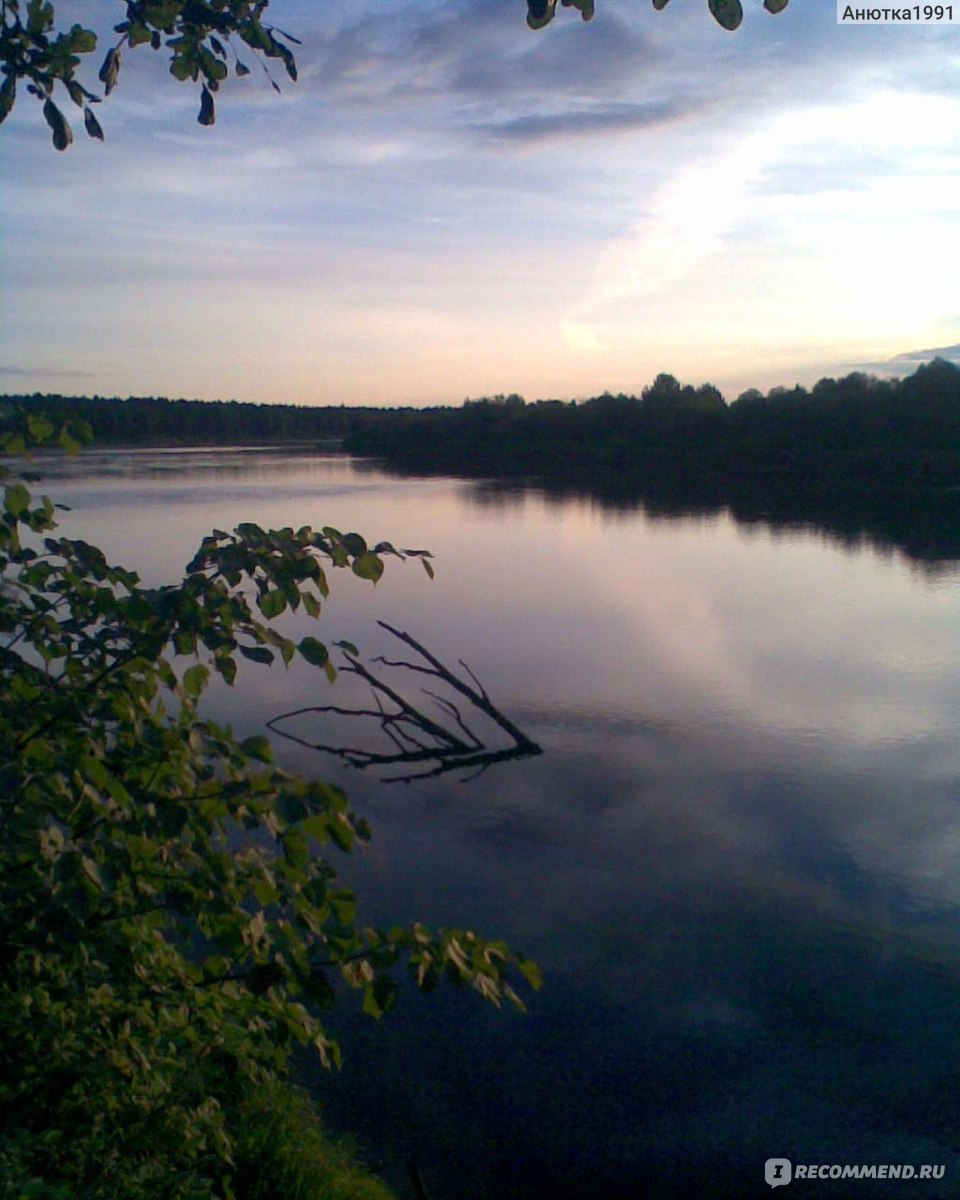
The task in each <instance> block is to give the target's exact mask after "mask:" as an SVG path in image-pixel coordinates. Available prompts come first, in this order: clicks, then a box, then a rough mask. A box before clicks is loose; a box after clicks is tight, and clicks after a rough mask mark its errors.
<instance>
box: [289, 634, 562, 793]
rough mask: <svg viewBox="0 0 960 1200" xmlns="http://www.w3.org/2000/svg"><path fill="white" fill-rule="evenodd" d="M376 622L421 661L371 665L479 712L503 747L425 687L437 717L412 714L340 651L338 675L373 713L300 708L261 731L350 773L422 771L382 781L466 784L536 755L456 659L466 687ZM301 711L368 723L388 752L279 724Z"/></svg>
mask: <svg viewBox="0 0 960 1200" xmlns="http://www.w3.org/2000/svg"><path fill="white" fill-rule="evenodd" d="M378 624H379V625H380V626H381V627H382V628H383V629H385V630H386V631H387V632H388V633H389V634H391V635H392V636H393V637H395V638H397V639H398V641H401V642H403V643H404V645H406V646H408V647H410V649H411V650H413V651H414V652H415V653H416V654H418V655H419V656H420V658H421V659H422V660H423V662H407V661H406V660H397V659H388V658H385V657H383V656H380V657H378V658H375V659H373V662H375V663H378V664H379V665H380V666H382V667H384V668H387V669H390V670H395V671H407V672H410V673H413V674H417V675H426V676H428V677H429V678H430V679H432V680H434V681H436V682H438V683H441V684H444V685H445V686H446V687H447V688H448V689H450V690H452V691H454V692H456V693H458V694H459V695H460V696H463V697H464V698H465V699H466V700H467V701H469V703H470V705H471V706H472V708H473V710H475V711H476V712H479V713H482V714H483V715H484V716H485V717H487V718H488V719H489V720H490V721H492V722H493V724H494V725H496V726H497V727H498V728H499V729H501V730H502V731H503V732H504V733H505V734H506V735H507V737H508V738H509V739H510V745H508V746H506V747H500V748H494V747H489V746H485V745H484V744H483V742H482V741H481V740H480V738H479V737H477V735H476V734H475V733H474V732H473V730H472V729H471V728H470V726H469V725H468V724H467V721H466V718H465V717H464V715H463V713H462V712H461V707H459V706H458V705H457V704H455V703H454V702H453V700H451V699H450V698H449V697H447V696H444V695H442V694H440V693H439V692H436V691H434V690H432V689H430V688H426V687H424V688H422V689H421V690H422V693H423V695H424V696H426V697H428V698H429V699H430V700H431V701H432V702H433V706H434V708H436V709H438V710H439V714H440V715H439V717H438V716H435V715H434V716H431V715H430V714H429V713H427V712H424V711H423V709H422V708H418V707H417V706H416V705H414V704H413V703H411V701H410V700H409V699H407V698H406V697H405V696H403V695H402V694H401V693H400V692H399V691H397V690H396V688H394V687H392V686H391V685H390V684H388V683H387V682H385V680H384V679H383V678H381V676H379V675H375V674H374V673H373V671H371V670H370V669H369V667H367V666H365V665H364V664H363V663H362V662H361V661H360V659H359V658H358V657H357V656H356V655H355V654H351V653H350V651H348V650H345V651H344V658H345V660H346V663H345V665H344V666H343V667H342V668H341V670H342V671H343V672H345V673H349V674H352V675H356V676H358V677H359V678H360V679H362V680H363V681H364V682H365V683H366V684H367V685H368V687H369V688H370V691H371V694H372V696H373V702H374V704H375V706H376V707H374V708H343V707H341V706H339V705H336V704H316V705H308V706H307V707H305V708H297V709H293V710H292V711H290V712H286V713H281V714H280V715H279V716H276V717H273V718H272V719H271V720H270V721H268V722H267V727H268V728H269V729H270V730H272V731H273V732H274V733H276V734H278V735H279V736H280V737H283V738H287V739H288V740H289V741H291V742H295V743H296V744H297V745H299V746H306V747H307V748H309V749H311V750H318V751H320V752H321V753H324V754H333V755H335V756H336V757H337V758H340V759H342V760H343V761H344V762H346V763H349V764H350V766H352V767H358V768H361V769H363V768H367V767H391V766H401V765H402V766H411V765H414V764H420V765H422V767H423V769H422V770H414V771H409V772H406V773H404V774H401V775H392V776H389V777H388V778H387V779H386V780H385V782H387V783H408V782H410V781H411V780H413V779H430V778H433V777H434V776H437V775H443V774H446V773H447V772H448V771H458V770H467V771H469V772H471V775H470V778H473V777H475V776H476V775H478V774H480V773H481V772H482V771H485V770H486V769H487V767H489V766H492V765H493V764H494V763H498V762H507V761H509V760H510V759H515V758H526V757H528V756H531V755H536V754H542V753H543V751H542V749H541V748H540V746H538V745H537V743H536V742H534V741H532V740H531V739H530V738H528V737H527V736H526V734H525V733H523V732H522V730H520V729H519V728H518V727H517V726H516V725H515V724H514V723H513V722H512V721H511V720H510V719H509V718H508V717H506V716H504V714H503V713H502V712H500V710H499V709H498V708H497V707H496V705H494V703H493V701H492V700H491V699H490V696H489V694H488V693H487V690H486V688H484V686H483V685H482V684H481V683H480V681H479V679H477V677H476V675H475V674H474V673H473V671H471V670H470V668H469V667H468V666H467V664H466V663H465V662H463V660H462V659H461V660H460V664H459V665H460V666H461V667H462V668H463V670H464V671H465V672H466V674H467V676H468V677H469V682H468V680H466V679H464V678H461V677H460V676H459V675H456V674H454V673H453V671H451V670H450V669H449V668H448V667H446V666H445V665H444V664H443V663H442V662H441V661H440V659H438V658H437V657H436V656H435V655H433V654H431V653H430V651H429V650H427V649H426V647H425V646H423V645H422V644H421V643H420V642H418V641H417V640H416V638H414V637H412V636H411V635H410V634H409V633H406V632H405V631H403V630H400V629H394V628H393V626H392V625H388V624H387V622H386V621H379V622H378ZM424 664H426V665H424ZM308 713H309V714H317V715H318V716H342V717H360V718H362V719H364V720H366V721H368V722H370V721H372V722H375V723H376V725H378V726H379V728H380V730H381V732H382V733H383V734H384V735H385V736H386V738H387V739H388V740H389V742H390V743H391V746H392V749H388V750H373V749H366V748H364V747H361V746H343V745H332V744H330V743H328V742H325V741H313V740H311V739H309V738H307V737H304V736H302V735H300V734H296V733H293V732H291V731H289V730H287V729H284V728H282V727H281V726H282V723H283V722H287V721H291V720H292V719H294V718H295V717H302V716H305V715H306V714H308Z"/></svg>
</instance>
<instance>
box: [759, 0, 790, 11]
mask: <svg viewBox="0 0 960 1200" xmlns="http://www.w3.org/2000/svg"><path fill="white" fill-rule="evenodd" d="M788 3H789V0H763V7H764V8H765V9H766V10H767V12H769V13H781V12H783V10H784V9H785V8H786V7H787V4H788Z"/></svg>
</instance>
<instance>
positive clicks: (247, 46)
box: [0, 0, 788, 150]
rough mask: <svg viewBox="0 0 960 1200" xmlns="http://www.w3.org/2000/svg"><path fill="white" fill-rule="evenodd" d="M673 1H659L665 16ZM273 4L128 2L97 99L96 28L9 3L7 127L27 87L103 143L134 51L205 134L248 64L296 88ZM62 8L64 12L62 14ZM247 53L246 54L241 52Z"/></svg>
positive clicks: (718, 0) (54, 123)
mask: <svg viewBox="0 0 960 1200" xmlns="http://www.w3.org/2000/svg"><path fill="white" fill-rule="evenodd" d="M667 2H668V0H653V7H654V8H655V9H656V10H657V11H658V12H659V11H661V10H662V9H664V8H665V7H666V5H667ZM269 3H270V0H126V3H124V4H123V7H124V10H125V16H124V19H123V20H122V21H119V22H118V23H117V24H116V25H115V26H114V32H115V33H117V34H118V35H119V37H118V40H117V41H116V42H115V43H114V44H113V45H112V46H110V48H109V49H108V50H107V53H106V56H105V58H104V59H103V62H102V65H101V67H100V71H99V76H98V78H99V81H100V83H101V84H102V85H103V95H102V96H101V95H100V94H98V93H97V92H96V91H92V90H91V89H90V88H89V87H87V86H86V85H85V84H82V83H81V82H80V81H79V80H78V79H77V77H76V73H77V68H78V67H80V66H81V63H82V62H83V61H84V58H85V56H86V55H89V54H92V53H93V52H94V51H95V50H96V49H97V35H96V33H95V32H94V31H93V30H92V29H87V28H85V27H84V26H83V25H80V24H73V25H71V26H70V28H69V29H66V28H58V26H57V11H56V8H55V6H54V3H53V2H52V0H0V74H2V77H3V78H2V82H0V123H2V122H3V120H4V119H5V118H6V117H7V116H8V115H9V113H10V112H11V110H12V109H13V106H14V104H15V102H16V98H17V83H18V81H22V82H23V83H24V85H25V87H26V91H27V92H28V94H29V95H31V96H33V97H34V98H35V99H36V100H37V101H38V103H39V104H40V106H41V109H42V112H43V118H44V120H45V121H46V123H47V125H48V126H49V127H50V131H51V135H52V138H53V144H54V146H55V147H56V148H57V149H58V150H66V149H67V147H68V146H70V145H71V144H72V142H73V130H72V128H71V126H70V122H69V121H68V120H67V118H66V116H65V115H64V113H63V110H62V109H61V108H60V106H59V104H58V103H57V100H58V99H59V96H58V93H57V89H58V87H59V88H62V89H63V91H65V92H66V93H67V96H68V98H69V100H70V101H72V102H73V103H74V104H75V105H76V106H77V107H78V108H79V109H81V110H82V112H83V123H84V127H85V129H86V131H87V133H88V134H89V136H90V137H92V138H97V139H99V140H101V141H102V140H103V129H102V128H101V126H100V122H99V121H98V119H97V117H96V115H95V113H94V111H93V108H92V105H95V104H99V103H100V101H101V100H102V99H103V98H104V97H106V96H109V95H110V93H111V92H112V91H113V90H114V89H115V88H116V87H117V85H118V83H119V80H120V72H121V67H122V65H123V62H124V56H125V54H126V53H127V51H129V50H134V49H136V48H137V47H140V46H148V47H149V48H150V49H152V50H155V51H168V52H169V60H170V74H171V75H172V76H173V77H174V79H176V80H178V81H179V82H181V83H186V82H192V83H199V84H200V111H199V113H198V115H197V120H198V121H199V123H200V124H201V125H213V124H214V122H215V120H216V105H215V101H214V96H215V94H216V93H217V92H218V91H219V89H220V86H221V84H223V83H224V82H226V80H227V78H228V76H229V74H230V72H231V70H232V71H233V73H234V75H237V76H243V75H249V74H250V67H249V66H248V64H247V62H246V61H245V59H244V57H242V56H247V57H252V58H253V59H255V60H256V61H258V62H259V63H260V66H261V67H262V69H263V71H264V73H265V74H266V77H267V79H268V80H269V82H270V85H271V87H272V88H273V89H274V90H275V91H277V92H279V91H280V85H279V84H278V83H277V81H276V79H275V78H274V77H273V75H272V74H271V72H270V69H269V66H268V62H269V60H271V59H274V60H278V61H279V62H280V63H282V65H283V68H284V70H285V72H286V74H287V75H288V76H289V78H290V79H292V80H293V81H294V82H296V79H297V62H296V58H295V56H294V51H293V50H292V49H291V46H299V45H300V41H299V39H298V38H296V37H294V35H293V34H291V33H286V32H285V31H284V30H282V29H278V28H277V27H276V26H275V25H272V24H269V23H268V22H267V21H266V20H265V15H266V10H267V8H268V6H269ZM560 3H561V5H562V7H564V8H576V9H577V10H578V11H579V12H580V15H581V17H582V18H583V20H584V21H589V20H590V19H591V18H592V17H593V15H594V0H560ZM787 3H788V0H763V7H764V8H765V9H766V10H767V11H768V12H771V13H779V12H782V11H783V10H784V9H785V8H786V7H787ZM707 7H708V9H709V11H710V13H711V14H712V16H713V17H714V19H715V20H716V21H717V22H718V23H719V24H720V25H721V26H722V27H723V28H724V29H730V30H733V29H736V28H737V27H738V26H739V25H740V23H741V21H742V20H743V7H742V5H741V3H740V0H707ZM61 8H62V5H61ZM556 11H557V0H527V24H528V25H529V26H530V28H531V29H542V28H544V26H546V25H549V24H550V22H551V21H552V20H553V18H554V16H555V15H556ZM238 44H239V46H240V51H239V52H238V48H237V47H238Z"/></svg>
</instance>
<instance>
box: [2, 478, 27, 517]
mask: <svg viewBox="0 0 960 1200" xmlns="http://www.w3.org/2000/svg"><path fill="white" fill-rule="evenodd" d="M3 507H4V510H5V511H6V512H7V513H8V514H9V515H10V516H11V517H13V518H15V519H16V518H18V517H20V516H22V515H23V513H25V512H26V511H27V509H28V508H29V507H30V493H29V492H28V491H27V489H26V488H25V487H24V486H23V484H22V483H12V484H10V485H9V486H8V487H6V488H4V489H3Z"/></svg>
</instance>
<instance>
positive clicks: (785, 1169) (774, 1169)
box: [763, 1158, 793, 1188]
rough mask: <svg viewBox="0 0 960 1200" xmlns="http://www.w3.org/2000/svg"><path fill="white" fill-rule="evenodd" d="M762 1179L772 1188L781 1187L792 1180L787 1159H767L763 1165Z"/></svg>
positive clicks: (791, 1169) (791, 1168)
mask: <svg viewBox="0 0 960 1200" xmlns="http://www.w3.org/2000/svg"><path fill="white" fill-rule="evenodd" d="M763 1177H764V1179H765V1180H766V1181H767V1183H769V1184H770V1186H771V1187H772V1188H774V1187H783V1186H784V1184H786V1183H789V1182H790V1180H791V1179H793V1167H792V1166H791V1165H790V1159H789V1158H768V1159H767V1161H766V1162H765V1163H764V1164H763Z"/></svg>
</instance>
